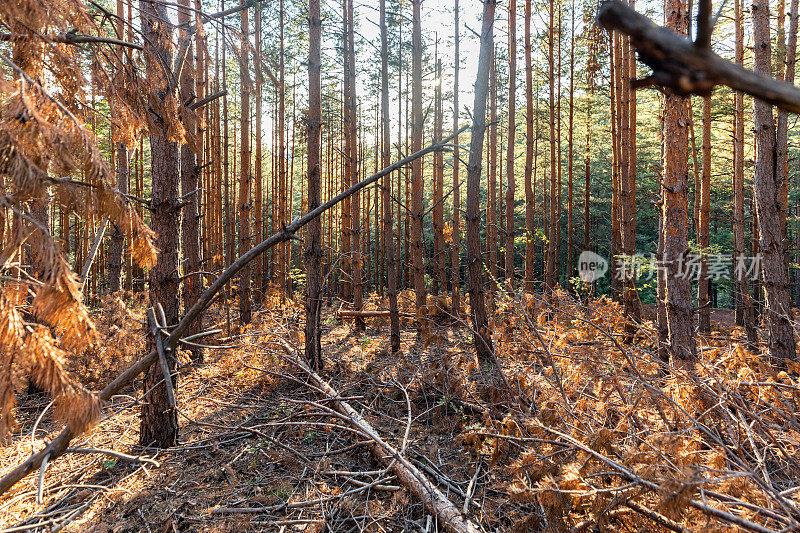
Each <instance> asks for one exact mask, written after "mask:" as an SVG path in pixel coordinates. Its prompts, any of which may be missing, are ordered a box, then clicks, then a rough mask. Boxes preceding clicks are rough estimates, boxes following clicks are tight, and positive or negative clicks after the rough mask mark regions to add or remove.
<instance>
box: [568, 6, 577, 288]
mask: <svg viewBox="0 0 800 533" xmlns="http://www.w3.org/2000/svg"><path fill="white" fill-rule="evenodd" d="M570 12H571V14H572V23H571V25H570V28H571V30H570V31H571V36H570V41H569V42H570V45H569V123H568V133H567V259H566V261H567V265H566V274H567V283H569V280H570V279H572V276H573V273H574V272H575V251H574V249H573V246H574V236H573V232H574V227H573V225H572V208H573V198H572V196H573V191H572V186H573V182H572V178H573V170H574V162H573V156H574V146H573V141H574V126H575V0H572V7H571V9H570Z"/></svg>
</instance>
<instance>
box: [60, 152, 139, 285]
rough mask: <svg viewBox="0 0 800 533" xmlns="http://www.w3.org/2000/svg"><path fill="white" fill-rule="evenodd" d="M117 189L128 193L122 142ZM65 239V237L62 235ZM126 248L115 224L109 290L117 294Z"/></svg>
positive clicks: (120, 232)
mask: <svg viewBox="0 0 800 533" xmlns="http://www.w3.org/2000/svg"><path fill="white" fill-rule="evenodd" d="M117 189H119V192H121V193H123V194H127V193H128V149H127V148H126V146H125V143H122V142H120V143H117ZM62 218H63V217H62ZM62 228H63V225H62ZM62 232H63V230H62ZM63 238H64V236H63V235H62V239H63ZM65 242H69V241H68V240H67V241H65ZM124 248H125V233H123V231H122V229H121V228H120V227H119V226H117V225H116V224H114V231H113V232H112V233H111V247H110V249H109V251H108V290H109V291H111V292H117V291H118V290H119V289H120V282H121V280H122V252H123V249H124ZM68 252H69V249H67V250H65V253H68Z"/></svg>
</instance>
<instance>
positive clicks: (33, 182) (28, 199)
mask: <svg viewBox="0 0 800 533" xmlns="http://www.w3.org/2000/svg"><path fill="white" fill-rule="evenodd" d="M107 20H108V19H107V17H106V16H105V14H104V13H102V12H101V11H98V10H97V8H95V7H92V8H91V9H89V7H88V4H85V3H84V2H83V1H79V0H48V1H47V2H45V1H41V0H11V1H7V2H1V3H0V28H2V29H3V31H4V32H8V33H9V34H10V42H11V46H10V48H11V54H10V57H8V56H6V55H5V53H0V68H1V69H2V70H0V268H2V269H3V270H4V271H5V273H7V274H9V275H10V276H9V277H11V279H13V276H16V277H17V279H18V280H19V282H14V283H13V284H11V285H8V286H6V287H5V289H4V290H3V294H2V300H1V301H0V344H2V350H0V352H2V354H0V438H2V436H4V435H5V433H6V432H7V431H8V430H9V429H11V428H13V427H14V421H13V416H12V411H13V406H14V394H13V390H14V386H13V383H14V381H15V379H16V381H18V382H21V380H20V378H21V377H22V376H23V375H27V376H29V377H30V379H31V380H32V381H33V382H34V383H35V384H37V385H38V386H39V387H41V388H43V389H44V390H45V391H47V392H48V393H49V394H50V395H51V396H52V397H53V398H54V400H56V404H57V406H64V408H63V409H57V410H58V411H60V412H62V414H64V416H65V418H66V419H67V420H68V421H69V423H70V425H71V426H72V428H73V430H75V431H82V430H84V429H86V428H87V427H88V426H90V425H91V423H92V422H93V421H94V420H95V419H96V417H97V415H98V413H99V405H98V402H97V400H96V398H94V396H92V395H91V394H90V393H89V392H88V391H86V390H85V389H84V388H83V387H82V386H81V385H80V384H78V383H77V382H76V381H75V380H73V379H72V378H70V376H69V374H68V373H67V371H66V370H65V369H64V364H65V362H66V360H67V359H68V356H69V353H73V354H80V353H82V352H84V351H85V350H86V349H87V348H89V347H91V346H93V345H95V343H96V342H97V339H98V335H97V331H96V328H95V326H94V324H93V322H92V320H91V318H90V317H89V314H88V312H87V309H86V307H85V306H84V304H83V302H82V294H81V287H80V284H79V282H78V280H77V279H76V276H75V273H74V272H73V271H72V269H71V268H70V265H69V264H68V262H67V260H66V258H65V257H64V254H63V252H62V250H61V247H60V244H59V242H58V240H57V239H56V238H55V237H54V236H53V235H52V234H51V233H50V230H49V228H48V224H46V223H44V222H43V220H42V218H41V215H40V213H41V212H42V211H45V212H46V210H47V209H48V207H47V204H48V203H49V202H50V201H51V200H52V201H54V202H56V203H57V204H58V206H59V207H60V209H61V212H62V213H74V214H75V215H77V216H78V217H81V218H84V219H89V220H92V219H100V220H102V219H108V220H109V221H111V222H112V223H113V224H115V225H116V226H117V227H118V228H120V229H121V230H122V231H123V232H124V233H125V234H126V236H128V242H129V246H130V248H129V253H130V255H131V256H132V257H133V259H134V261H136V262H137V263H138V264H139V265H141V266H151V265H152V264H154V263H155V249H154V247H153V245H152V240H153V234H152V232H151V231H150V229H149V228H148V227H147V225H146V224H145V223H144V222H143V221H142V220H141V219H140V218H139V216H138V215H137V214H136V212H135V211H134V210H133V209H132V208H131V207H130V206H129V205H128V203H127V202H126V200H125V199H124V198H123V197H121V196H120V195H119V194H118V193H117V192H115V188H116V177H115V175H114V174H113V172H112V171H111V169H110V167H109V165H108V163H107V162H106V160H105V159H104V157H103V156H102V154H101V153H100V149H99V147H98V143H97V139H96V138H95V135H94V133H93V132H92V131H91V130H90V129H89V127H88V126H87V124H86V123H85V120H86V116H87V115H88V112H87V109H89V110H91V108H90V107H89V105H88V104H89V102H88V101H87V95H86V88H87V87H92V86H94V88H95V91H94V92H95V95H97V94H99V95H100V96H101V97H104V98H105V99H106V101H107V102H108V103H109V105H110V106H111V109H112V112H113V116H114V117H115V119H117V120H118V121H119V122H117V123H116V128H113V129H114V130H115V131H116V137H117V139H118V140H121V141H127V142H131V141H133V140H134V139H135V137H136V136H137V135H138V134H139V133H141V132H142V131H143V129H144V128H145V126H146V120H145V119H144V118H140V117H144V116H146V110H147V106H146V96H142V95H143V94H145V95H146V92H145V91H141V90H139V89H138V87H139V84H140V81H141V80H139V79H138V77H137V76H138V74H137V72H138V69H136V68H135V61H134V58H133V57H132V55H131V54H130V50H127V49H126V50H121V49H118V48H113V47H111V46H107V45H106V46H105V47H101V46H93V47H92V51H93V52H94V53H93V54H91V55H90V56H89V57H90V59H88V60H87V54H85V52H84V51H83V50H82V49H81V48H78V47H76V46H73V45H71V44H66V43H57V42H54V41H53V39H54V38H55V37H57V36H59V35H62V36H63V35H66V34H68V33H76V32H77V33H79V34H86V35H96V36H100V37H112V38H121V37H122V36H119V35H116V34H115V32H114V31H112V30H113V27H112V26H111V25H110V24H107ZM87 73H90V74H91V78H92V79H91V81H90V80H89V79H88V78H87ZM173 115H177V112H176V113H174V114H173ZM76 178H77V179H76ZM51 196H52V198H51ZM11 219H13V220H11ZM20 283H21V284H22V285H21V284H20ZM29 291H30V293H31V294H32V298H28V293H29ZM23 312H25V313H29V315H30V316H31V317H33V318H34V319H36V320H37V321H38V324H35V325H33V326H23V324H22V320H21V318H20V316H21V313H23Z"/></svg>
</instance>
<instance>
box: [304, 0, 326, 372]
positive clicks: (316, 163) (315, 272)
mask: <svg viewBox="0 0 800 533" xmlns="http://www.w3.org/2000/svg"><path fill="white" fill-rule="evenodd" d="M320 3H321V0H310V2H309V9H308V36H309V41H308V43H309V49H308V121H307V130H306V132H307V139H308V206H307V211H312V210H314V209H316V208H317V207H318V206H319V205H320V201H321V194H320V175H321V167H320V136H321V133H322V95H321V90H320V77H321V76H320V72H321V68H322V56H321V46H322V19H321V18H320ZM321 228H322V221H321V220H320V219H319V218H316V219H314V220H312V221H311V222H309V224H308V228H307V230H306V242H305V263H306V295H305V296H306V298H305V304H306V326H305V355H306V361H308V364H309V366H310V367H311V368H312V369H314V370H317V371H318V370H321V369H322V366H323V362H322V346H321V344H320V330H319V319H320V312H321V310H322V286H321V284H322V243H321V241H320V237H321V235H320V233H321Z"/></svg>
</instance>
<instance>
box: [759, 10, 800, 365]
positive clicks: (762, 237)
mask: <svg viewBox="0 0 800 533" xmlns="http://www.w3.org/2000/svg"><path fill="white" fill-rule="evenodd" d="M752 13H753V40H754V44H755V46H754V67H755V68H754V70H755V71H756V72H760V73H762V74H765V75H767V76H769V75H770V74H771V71H772V68H771V61H772V58H771V53H770V49H771V47H770V35H769V4H768V3H767V2H765V1H764V0H754V1H753V4H752ZM753 121H754V128H755V131H756V162H755V174H754V178H753V196H754V199H755V203H756V209H757V212H758V230H759V231H758V233H759V249H760V251H761V270H762V273H763V284H764V293H765V300H766V301H765V306H764V310H765V312H766V315H767V321H768V323H769V332H770V335H769V352H770V356H771V358H772V362H773V364H775V365H778V366H785V364H786V361H788V360H790V359H791V360H793V359H795V358H796V353H795V343H794V333H793V331H792V325H791V322H790V321H789V320H790V317H791V307H790V302H789V279H788V274H787V271H786V264H785V260H784V253H785V251H784V246H783V245H784V240H783V237H782V230H781V198H780V192H781V191H780V188H781V184H780V183H779V181H778V175H777V173H776V168H775V142H776V139H775V123H774V121H773V115H772V106H771V105H769V104H767V103H765V102H763V101H761V100H754V101H753Z"/></svg>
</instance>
